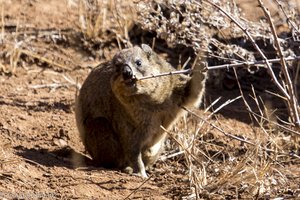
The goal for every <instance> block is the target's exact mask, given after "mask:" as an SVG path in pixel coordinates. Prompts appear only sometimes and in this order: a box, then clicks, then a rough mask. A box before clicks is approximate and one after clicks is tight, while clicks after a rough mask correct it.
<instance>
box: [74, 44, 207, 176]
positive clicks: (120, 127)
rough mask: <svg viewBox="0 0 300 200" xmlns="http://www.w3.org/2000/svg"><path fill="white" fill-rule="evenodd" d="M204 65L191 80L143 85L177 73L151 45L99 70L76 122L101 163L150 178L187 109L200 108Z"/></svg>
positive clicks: (81, 99)
mask: <svg viewBox="0 0 300 200" xmlns="http://www.w3.org/2000/svg"><path fill="white" fill-rule="evenodd" d="M203 66H204V64H203V63H202V62H199V64H197V65H196V66H195V68H194V70H193V73H192V74H191V75H184V74H179V75H170V76H161V77H155V78H151V79H144V80H139V79H140V78H142V77H145V76H151V75H156V74H161V73H164V72H171V71H174V70H175V69H174V68H173V67H172V66H171V65H170V64H169V63H167V62H166V61H165V60H164V59H162V58H161V57H159V56H158V55H157V54H156V53H155V52H153V51H152V49H151V48H150V47H149V46H148V45H144V44H143V45H142V46H141V47H137V46H135V47H133V48H129V49H124V50H121V51H120V52H119V53H117V54H116V55H115V56H114V58H113V60H112V61H110V62H106V63H103V64H101V65H99V66H98V67H96V68H95V69H93V71H92V72H91V73H90V74H89V76H88V77H87V79H86V80H85V82H84V84H83V85H82V88H81V89H80V93H79V96H78V97H77V99H76V110H75V113H76V122H77V127H78V130H79V133H80V136H81V139H82V141H83V144H84V146H85V148H86V149H87V151H88V152H89V154H90V155H91V157H92V158H93V160H94V161H95V163H97V164H99V165H100V166H103V167H108V168H118V169H123V170H125V171H127V172H133V173H137V174H139V175H141V176H142V177H147V174H146V169H147V168H148V167H149V166H151V165H152V164H153V163H154V162H155V161H156V160H157V158H158V156H159V155H160V152H161V151H162V148H163V144H164V141H165V138H166V133H165V132H164V131H163V130H162V129H161V128H160V126H163V127H165V128H170V126H171V125H172V124H173V123H174V122H176V120H177V119H178V117H179V116H180V115H181V114H182V108H181V107H183V106H198V105H199V104H200V101H201V98H202V95H203V92H204V88H205V77H206V76H205V74H204V73H202V72H201V71H202V69H203Z"/></svg>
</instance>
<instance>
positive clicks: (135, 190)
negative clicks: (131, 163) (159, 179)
mask: <svg viewBox="0 0 300 200" xmlns="http://www.w3.org/2000/svg"><path fill="white" fill-rule="evenodd" d="M151 178H152V175H150V176H149V177H148V178H147V179H146V180H145V181H144V182H142V184H140V185H139V186H138V187H137V188H136V189H134V190H133V191H132V192H131V193H130V194H129V195H128V196H127V197H125V198H124V200H127V199H129V197H130V196H131V195H133V194H134V193H136V192H137V191H138V190H139V189H140V188H141V187H142V186H143V185H144V184H145V183H147V182H148V181H149V180H150V179H151Z"/></svg>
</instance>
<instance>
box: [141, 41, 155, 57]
mask: <svg viewBox="0 0 300 200" xmlns="http://www.w3.org/2000/svg"><path fill="white" fill-rule="evenodd" d="M141 47H142V49H143V51H144V52H145V53H146V54H147V57H150V56H151V55H152V54H153V51H152V49H151V47H150V46H148V45H147V44H142V45H141Z"/></svg>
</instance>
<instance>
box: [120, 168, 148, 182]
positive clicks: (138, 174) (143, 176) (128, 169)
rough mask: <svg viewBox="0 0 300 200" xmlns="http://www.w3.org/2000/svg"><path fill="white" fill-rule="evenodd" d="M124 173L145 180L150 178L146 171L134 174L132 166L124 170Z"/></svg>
mask: <svg viewBox="0 0 300 200" xmlns="http://www.w3.org/2000/svg"><path fill="white" fill-rule="evenodd" d="M123 172H125V173H127V174H131V175H135V176H140V177H142V178H144V179H146V178H148V176H147V173H146V171H145V170H140V172H134V170H133V169H132V167H130V166H128V167H125V168H124V169H123Z"/></svg>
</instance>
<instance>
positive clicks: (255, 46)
mask: <svg viewBox="0 0 300 200" xmlns="http://www.w3.org/2000/svg"><path fill="white" fill-rule="evenodd" d="M193 2H194V3H195V4H197V5H199V6H200V3H199V2H197V1H193ZM203 3H207V4H209V5H211V6H213V7H215V8H216V9H218V10H219V11H220V12H221V13H223V14H224V15H225V16H226V17H227V18H228V19H230V20H231V21H232V22H233V23H234V24H236V25H237V26H238V27H239V28H240V29H241V30H242V31H243V32H244V33H245V34H246V36H247V37H248V39H249V40H250V42H251V44H252V45H253V46H254V48H255V49H256V50H257V51H258V53H259V54H260V56H261V57H262V58H263V60H264V61H265V64H266V65H267V68H268V71H269V73H270V75H271V77H272V79H273V81H274V83H275V84H276V86H277V87H278V88H279V90H280V91H281V92H282V93H283V94H284V95H285V96H286V97H287V98H288V99H290V98H291V97H290V95H289V93H288V92H287V91H286V89H285V88H284V87H283V86H282V85H281V84H280V83H279V81H278V79H277V77H276V75H275V74H274V72H273V70H272V66H271V64H270V62H269V60H268V59H267V57H266V55H265V54H264V53H263V51H262V50H261V49H260V47H259V46H258V45H257V43H256V42H255V40H254V38H253V37H252V35H251V34H250V32H249V31H248V28H247V27H245V26H244V25H242V24H241V23H240V22H239V21H237V20H236V19H235V18H234V17H233V16H232V15H231V14H229V13H228V12H227V11H225V10H224V9H223V8H221V7H220V6H218V5H217V4H216V3H214V2H212V1H210V0H203Z"/></svg>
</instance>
